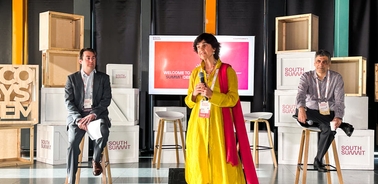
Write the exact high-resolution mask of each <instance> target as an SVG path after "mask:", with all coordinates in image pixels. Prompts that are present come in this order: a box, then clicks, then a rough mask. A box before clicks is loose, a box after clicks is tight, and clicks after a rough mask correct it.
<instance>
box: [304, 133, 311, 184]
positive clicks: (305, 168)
mask: <svg viewBox="0 0 378 184" xmlns="http://www.w3.org/2000/svg"><path fill="white" fill-rule="evenodd" d="M305 133H306V135H305V139H306V143H305V153H304V160H303V176H302V184H305V183H306V178H307V162H308V148H309V146H310V131H309V130H305Z"/></svg>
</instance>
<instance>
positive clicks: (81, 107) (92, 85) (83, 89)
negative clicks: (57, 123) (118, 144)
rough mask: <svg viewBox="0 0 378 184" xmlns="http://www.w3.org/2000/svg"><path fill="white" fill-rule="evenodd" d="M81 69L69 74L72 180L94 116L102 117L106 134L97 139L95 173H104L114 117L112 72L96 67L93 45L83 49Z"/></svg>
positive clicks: (66, 88) (94, 118) (68, 102)
mask: <svg viewBox="0 0 378 184" xmlns="http://www.w3.org/2000/svg"><path fill="white" fill-rule="evenodd" d="M79 63H80V64H81V70H80V71H78V72H75V73H73V74H71V75H69V76H68V78H67V82H66V86H65V103H66V107H67V110H68V117H67V130H68V142H69V146H68V154H67V174H68V175H69V183H71V184H73V183H75V179H76V172H77V168H78V156H79V154H80V148H79V144H80V142H81V140H82V138H83V136H84V135H85V133H86V131H87V130H88V128H87V126H88V125H89V124H90V123H91V122H92V121H94V120H100V121H101V124H100V130H101V134H102V137H101V138H98V139H97V140H94V154H93V160H92V165H93V175H95V176H98V175H100V174H101V173H102V167H101V165H100V160H101V153H102V151H103V149H104V147H105V146H106V143H107V142H108V137H109V127H110V125H111V124H110V120H109V117H108V114H109V111H108V106H109V105H110V101H111V98H112V94H111V88H110V82H109V76H108V75H107V74H105V73H102V72H98V71H96V70H95V67H96V52H95V51H94V50H93V49H91V48H85V49H82V50H81V51H80V58H79Z"/></svg>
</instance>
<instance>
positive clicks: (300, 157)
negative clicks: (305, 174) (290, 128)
mask: <svg viewBox="0 0 378 184" xmlns="http://www.w3.org/2000/svg"><path fill="white" fill-rule="evenodd" d="M304 141H305V130H303V131H302V136H301V143H300V144H299V154H298V166H297V172H296V173H295V184H297V183H299V176H300V174H301V169H300V165H301V164H302V156H303V145H304Z"/></svg>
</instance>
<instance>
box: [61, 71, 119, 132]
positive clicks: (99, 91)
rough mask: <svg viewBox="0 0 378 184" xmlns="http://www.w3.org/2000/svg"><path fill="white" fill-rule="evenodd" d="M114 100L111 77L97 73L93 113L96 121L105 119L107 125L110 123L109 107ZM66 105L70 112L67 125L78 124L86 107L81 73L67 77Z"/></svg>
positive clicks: (94, 81) (94, 85)
mask: <svg viewBox="0 0 378 184" xmlns="http://www.w3.org/2000/svg"><path fill="white" fill-rule="evenodd" d="M111 99H112V92H111V88H110V81H109V75H107V74H105V73H102V72H98V71H97V72H95V74H94V78H93V99H92V104H93V105H92V111H91V112H90V113H94V114H95V115H96V117H97V118H96V119H103V120H104V121H105V123H108V126H109V127H110V125H111V124H110V121H109V117H108V115H109V111H108V106H109V105H110V102H111ZM65 103H66V107H67V110H68V117H67V125H69V124H70V123H77V121H78V120H79V119H80V118H82V117H83V114H84V112H83V107H84V83H83V79H82V77H81V72H80V71H78V72H75V73H73V74H71V75H69V76H68V77H67V82H66V86H65Z"/></svg>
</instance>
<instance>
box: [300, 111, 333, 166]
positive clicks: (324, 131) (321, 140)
mask: <svg viewBox="0 0 378 184" xmlns="http://www.w3.org/2000/svg"><path fill="white" fill-rule="evenodd" d="M306 114H307V119H308V120H312V121H313V122H314V124H313V125H311V126H310V125H308V124H302V123H301V125H303V126H304V127H318V128H319V129H320V133H319V135H318V152H317V154H316V157H315V158H316V159H317V160H318V161H319V162H322V160H323V157H324V155H325V154H326V153H327V151H328V148H329V146H330V145H331V144H332V141H333V139H334V138H335V134H336V131H331V126H330V125H329V122H331V121H332V120H333V118H334V117H335V112H333V111H331V113H330V115H322V114H320V113H319V110H312V109H307V111H306ZM295 115H298V109H297V111H296V113H295Z"/></svg>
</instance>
